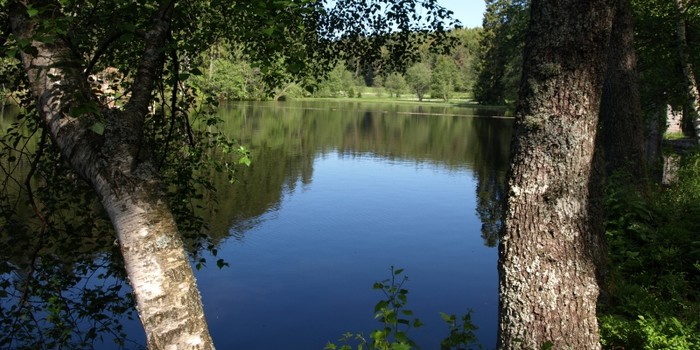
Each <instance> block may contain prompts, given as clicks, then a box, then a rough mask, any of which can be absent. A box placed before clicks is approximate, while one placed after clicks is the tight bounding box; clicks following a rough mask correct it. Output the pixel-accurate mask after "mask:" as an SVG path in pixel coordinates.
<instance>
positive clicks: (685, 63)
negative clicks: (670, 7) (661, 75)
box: [673, 0, 700, 142]
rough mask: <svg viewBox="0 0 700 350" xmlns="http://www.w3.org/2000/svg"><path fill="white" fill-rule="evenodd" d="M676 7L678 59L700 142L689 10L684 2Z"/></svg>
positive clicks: (677, 2)
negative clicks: (687, 30) (688, 34)
mask: <svg viewBox="0 0 700 350" xmlns="http://www.w3.org/2000/svg"><path fill="white" fill-rule="evenodd" d="M673 4H674V5H675V7H676V41H677V44H678V57H679V60H680V64H681V68H682V69H683V77H684V79H685V84H686V93H687V95H688V96H687V97H688V106H687V108H688V112H689V114H690V120H691V122H692V124H693V131H694V132H695V135H693V136H694V137H695V138H696V139H697V140H698V142H700V92H698V84H697V81H696V79H695V73H694V71H693V64H692V63H691V62H690V57H689V56H688V39H687V37H686V33H685V18H684V14H685V12H686V11H687V10H688V9H687V5H686V4H685V3H684V1H683V0H673Z"/></svg>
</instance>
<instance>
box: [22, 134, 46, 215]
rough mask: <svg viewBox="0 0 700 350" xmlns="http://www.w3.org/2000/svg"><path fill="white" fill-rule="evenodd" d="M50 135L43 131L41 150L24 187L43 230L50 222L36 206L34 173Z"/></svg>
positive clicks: (37, 153)
mask: <svg viewBox="0 0 700 350" xmlns="http://www.w3.org/2000/svg"><path fill="white" fill-rule="evenodd" d="M47 135H48V131H47V130H46V128H42V129H41V141H39V150H38V151H37V152H36V154H35V155H34V160H33V161H32V163H31V167H30V168H29V172H28V173H27V177H26V178H25V180H24V186H25V188H26V189H27V195H28V196H29V204H31V206H32V209H33V210H34V214H36V216H37V217H38V218H39V220H41V223H42V228H43V227H46V226H49V224H48V222H47V221H46V218H45V217H44V215H43V214H41V210H39V207H38V206H37V205H36V201H34V192H33V191H32V177H34V173H36V168H37V165H38V164H39V161H40V160H41V157H42V156H43V155H44V148H45V147H46V136H47Z"/></svg>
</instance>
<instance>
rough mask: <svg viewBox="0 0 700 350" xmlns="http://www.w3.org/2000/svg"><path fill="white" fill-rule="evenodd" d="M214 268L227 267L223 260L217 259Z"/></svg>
mask: <svg viewBox="0 0 700 350" xmlns="http://www.w3.org/2000/svg"><path fill="white" fill-rule="evenodd" d="M216 266H218V267H219V268H220V269H222V268H224V266H229V265H228V263H227V262H225V261H224V259H218V260H216Z"/></svg>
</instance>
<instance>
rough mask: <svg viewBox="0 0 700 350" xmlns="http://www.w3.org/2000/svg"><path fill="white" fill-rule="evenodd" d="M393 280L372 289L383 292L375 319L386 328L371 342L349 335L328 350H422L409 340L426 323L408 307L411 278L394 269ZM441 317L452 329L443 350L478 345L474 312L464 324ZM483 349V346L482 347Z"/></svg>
mask: <svg viewBox="0 0 700 350" xmlns="http://www.w3.org/2000/svg"><path fill="white" fill-rule="evenodd" d="M390 271H391V277H390V278H388V279H385V280H383V281H381V282H375V283H374V285H373V286H372V289H374V290H379V291H381V292H382V294H383V295H384V299H382V300H380V301H379V302H377V304H376V305H375V306H374V313H375V315H374V318H375V319H376V320H378V321H379V322H380V323H381V324H382V326H383V327H382V328H381V329H377V330H374V331H373V332H372V333H371V334H370V339H371V341H370V342H369V343H368V341H367V339H366V338H365V336H364V335H362V334H352V333H345V334H343V336H342V337H341V338H340V342H341V345H340V346H338V345H337V344H334V343H331V342H328V343H327V344H326V346H325V348H324V349H325V350H352V349H353V347H352V345H351V343H352V342H353V341H354V342H355V343H356V344H357V345H356V348H357V350H362V349H365V348H366V349H376V350H409V349H416V348H418V346H417V344H416V343H415V342H414V341H413V340H411V339H410V338H409V336H408V332H409V330H410V329H411V328H419V327H421V326H422V325H423V323H422V322H421V321H420V319H418V318H417V317H414V315H413V311H412V310H410V309H408V308H407V307H406V304H407V303H408V289H405V288H403V286H404V283H406V282H407V281H408V277H407V276H403V277H401V274H402V273H403V269H395V268H394V267H393V266H392V267H391V269H390ZM440 316H441V317H442V319H443V320H444V321H445V322H446V323H447V325H448V327H449V332H450V333H449V335H448V336H447V337H446V338H445V339H443V340H442V341H441V342H440V349H442V350H449V349H467V346H470V345H471V344H478V343H477V338H476V335H475V334H474V331H475V330H476V329H478V327H476V326H475V325H474V324H473V323H472V321H471V312H468V313H467V314H465V315H464V316H462V317H461V320H462V322H461V324H460V323H459V322H458V321H457V316H456V315H448V314H446V313H443V312H441V313H440ZM479 347H480V346H479Z"/></svg>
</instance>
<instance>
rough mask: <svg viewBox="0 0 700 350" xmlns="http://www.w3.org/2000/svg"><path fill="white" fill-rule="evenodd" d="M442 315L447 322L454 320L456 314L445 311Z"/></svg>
mask: <svg viewBox="0 0 700 350" xmlns="http://www.w3.org/2000/svg"><path fill="white" fill-rule="evenodd" d="M440 317H442V319H443V320H444V321H445V322H447V323H452V321H454V315H448V314H446V313H444V312H440Z"/></svg>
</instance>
